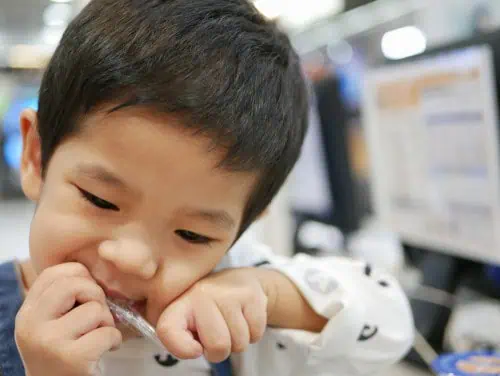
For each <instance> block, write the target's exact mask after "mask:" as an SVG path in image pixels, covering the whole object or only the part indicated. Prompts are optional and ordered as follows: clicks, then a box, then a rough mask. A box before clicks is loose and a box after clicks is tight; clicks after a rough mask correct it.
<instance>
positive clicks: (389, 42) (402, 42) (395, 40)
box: [381, 26, 427, 60]
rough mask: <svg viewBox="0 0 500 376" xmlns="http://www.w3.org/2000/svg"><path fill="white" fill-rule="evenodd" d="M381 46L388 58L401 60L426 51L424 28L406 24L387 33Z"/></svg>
mask: <svg viewBox="0 0 500 376" xmlns="http://www.w3.org/2000/svg"><path fill="white" fill-rule="evenodd" d="M381 46H382V52H383V54H384V56H385V57H386V58H387V59H391V60H399V59H404V58H406V57H410V56H414V55H418V54H421V53H422V52H424V51H425V49H426V47H427V39H426V37H425V35H424V33H423V32H422V30H420V29H418V28H417V27H415V26H406V27H402V28H400V29H395V30H392V31H388V32H387V33H385V34H384V36H383V37H382V43H381Z"/></svg>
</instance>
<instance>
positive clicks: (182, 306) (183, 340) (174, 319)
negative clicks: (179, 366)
mask: <svg viewBox="0 0 500 376" xmlns="http://www.w3.org/2000/svg"><path fill="white" fill-rule="evenodd" d="M195 329H196V327H195V324H194V317H193V315H192V313H191V309H190V308H189V307H188V306H187V304H186V303H184V302H178V303H177V302H174V303H173V304H171V305H170V306H169V307H168V308H167V309H166V310H165V311H164V312H163V313H162V315H161V316H160V319H159V320H158V324H157V328H156V332H157V334H158V337H159V338H160V340H161V341H162V342H163V344H164V345H165V348H166V349H167V351H169V352H170V353H171V354H172V355H173V356H175V357H176V358H179V359H196V358H199V357H200V356H201V355H203V347H202V346H201V344H200V343H199V342H198V341H197V340H195V338H194V336H193V332H195Z"/></svg>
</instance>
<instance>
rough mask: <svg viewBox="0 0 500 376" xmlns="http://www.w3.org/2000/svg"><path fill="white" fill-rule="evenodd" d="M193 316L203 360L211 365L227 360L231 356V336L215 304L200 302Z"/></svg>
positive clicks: (211, 301) (207, 301)
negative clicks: (201, 347) (203, 355)
mask: <svg viewBox="0 0 500 376" xmlns="http://www.w3.org/2000/svg"><path fill="white" fill-rule="evenodd" d="M194 315H195V322H196V329H197V331H198V336H199V338H200V342H201V344H202V346H203V348H204V350H205V351H204V353H205V358H206V359H207V360H208V361H209V362H212V363H219V362H222V361H223V360H225V359H227V358H228V357H229V355H230V354H231V334H230V333H229V329H228V327H227V323H226V321H225V320H224V317H223V316H222V313H221V312H220V310H219V307H217V304H216V303H215V302H214V301H213V300H205V301H201V300H200V301H198V302H197V304H196V307H195V311H194Z"/></svg>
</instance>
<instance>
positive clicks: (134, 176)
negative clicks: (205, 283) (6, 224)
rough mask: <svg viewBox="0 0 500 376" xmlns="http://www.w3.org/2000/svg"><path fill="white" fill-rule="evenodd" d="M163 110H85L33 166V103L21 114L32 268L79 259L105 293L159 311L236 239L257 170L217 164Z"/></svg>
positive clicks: (36, 155) (203, 144)
mask: <svg viewBox="0 0 500 376" xmlns="http://www.w3.org/2000/svg"><path fill="white" fill-rule="evenodd" d="M174 124H175V121H174V120H173V119H171V118H169V117H166V116H152V115H150V114H148V112H147V111H146V110H141V109H137V108H127V109H123V110H119V111H117V112H114V113H111V114H106V113H105V112H97V113H94V114H91V115H89V116H88V117H86V118H85V120H84V123H83V124H82V130H81V131H80V132H79V133H78V134H77V135H75V136H72V137H70V138H69V139H68V140H67V141H65V142H63V143H62V144H61V145H59V146H58V147H57V149H56V151H55V153H54V154H53V156H52V158H51V160H50V164H49V166H48V169H47V171H46V175H45V178H44V179H42V177H41V174H40V144H39V141H38V138H37V136H36V135H37V124H36V113H34V112H32V111H29V110H28V111H25V112H24V113H23V115H22V117H21V128H22V132H23V137H24V151H23V158H22V169H21V170H22V171H21V172H22V174H21V176H22V184H23V189H24V191H25V193H26V195H27V196H28V197H29V198H30V199H32V200H33V201H35V202H36V203H37V210H36V213H35V216H34V218H33V222H32V225H31V233H30V254H31V260H32V263H33V265H34V267H35V270H36V271H37V272H38V273H40V272H41V271H42V270H44V269H45V268H47V267H49V266H54V265H57V264H61V263H65V262H72V261H76V262H79V263H81V264H83V265H85V266H86V267H87V268H88V269H89V271H90V273H91V274H92V276H93V277H94V278H95V280H96V281H97V282H98V283H99V284H100V285H101V286H102V287H103V288H104V289H105V291H106V292H107V293H108V294H109V295H112V296H113V295H114V296H120V295H122V297H123V298H127V299H131V300H134V301H136V302H138V304H137V308H138V309H139V310H140V311H142V313H143V314H145V315H146V317H147V318H148V319H149V320H150V321H151V322H152V323H153V324H156V322H157V320H158V317H159V315H160V314H161V312H162V311H163V310H164V309H165V307H166V306H167V305H168V304H169V303H170V302H172V300H174V299H175V298H176V297H178V296H179V295H180V294H182V293H183V292H185V291H186V290H187V289H188V288H189V287H190V286H191V285H192V284H193V283H195V282H196V281H198V280H200V279H201V278H202V277H204V276H205V275H207V274H208V273H210V272H211V271H212V270H213V268H214V267H215V266H216V265H217V264H218V263H219V261H220V260H221V258H222V257H223V256H224V254H225V253H226V251H227V250H228V249H229V247H230V246H231V244H232V243H233V241H234V240H235V238H236V236H237V233H238V229H239V226H240V223H241V219H242V215H243V211H244V208H245V205H246V202H247V199H248V197H249V195H250V193H251V190H252V188H253V186H254V184H255V182H256V179H257V176H256V174H251V173H234V172H227V171H224V170H222V169H218V168H216V165H217V164H218V163H219V162H220V159H221V157H222V154H220V153H218V152H217V151H213V152H209V151H208V150H209V142H208V141H207V140H206V139H203V138H200V137H199V136H196V137H195V136H192V135H191V134H190V133H189V132H187V131H186V130H183V129H182V128H181V127H179V126H175V125H174Z"/></svg>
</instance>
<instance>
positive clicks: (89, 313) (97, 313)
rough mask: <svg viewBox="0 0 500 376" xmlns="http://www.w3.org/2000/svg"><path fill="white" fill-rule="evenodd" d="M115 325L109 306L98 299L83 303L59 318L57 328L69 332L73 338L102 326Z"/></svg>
mask: <svg viewBox="0 0 500 376" xmlns="http://www.w3.org/2000/svg"><path fill="white" fill-rule="evenodd" d="M105 326H109V327H114V326H115V323H114V320H113V315H112V314H111V312H110V310H109V308H108V307H107V306H106V305H103V304H102V303H99V302H97V301H91V302H88V303H85V304H82V305H80V306H78V307H76V308H75V309H73V310H72V311H70V312H68V313H67V314H66V315H64V316H63V317H61V318H60V319H59V320H57V324H56V328H60V330H61V331H63V330H64V331H66V332H68V335H69V336H71V339H78V338H80V337H81V336H83V335H85V334H87V333H89V332H91V331H92V330H94V329H97V328H100V327H105Z"/></svg>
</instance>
